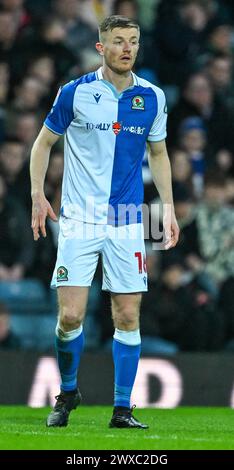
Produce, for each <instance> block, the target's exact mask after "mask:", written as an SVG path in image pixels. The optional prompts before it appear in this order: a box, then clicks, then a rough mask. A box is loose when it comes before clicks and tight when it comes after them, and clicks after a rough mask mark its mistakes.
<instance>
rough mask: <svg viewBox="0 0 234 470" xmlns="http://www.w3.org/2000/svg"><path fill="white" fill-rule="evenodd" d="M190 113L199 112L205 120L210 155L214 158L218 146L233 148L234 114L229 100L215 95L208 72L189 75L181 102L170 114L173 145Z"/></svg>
mask: <svg viewBox="0 0 234 470" xmlns="http://www.w3.org/2000/svg"><path fill="white" fill-rule="evenodd" d="M190 116H198V117H200V118H201V119H203V121H204V123H205V127H206V130H207V139H208V142H209V147H208V151H207V157H208V158H209V159H210V160H211V162H212V160H213V158H214V157H213V155H214V153H216V152H217V151H218V150H220V149H223V148H227V149H229V150H231V151H232V149H233V146H234V144H233V133H234V121H233V118H232V115H231V114H230V112H229V110H228V109H227V107H226V106H225V104H223V103H220V102H218V101H217V100H216V99H215V97H214V94H213V91H212V87H211V84H210V81H209V79H208V77H207V76H206V75H205V73H196V74H194V75H191V76H190V77H189V79H188V81H187V83H186V84H185V86H184V88H183V90H182V95H181V98H180V100H179V102H178V103H177V104H176V105H175V107H174V108H173V109H172V111H171V113H170V114H169V119H168V141H169V145H170V146H172V147H173V146H174V145H175V143H176V142H177V140H178V136H179V133H178V129H179V127H180V125H181V121H182V120H183V119H186V118H187V117H190ZM223 116H225V119H223ZM217 129H219V132H217Z"/></svg>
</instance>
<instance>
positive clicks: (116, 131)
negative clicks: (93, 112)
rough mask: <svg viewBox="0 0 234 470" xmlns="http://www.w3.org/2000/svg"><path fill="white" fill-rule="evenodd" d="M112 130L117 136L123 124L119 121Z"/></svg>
mask: <svg viewBox="0 0 234 470" xmlns="http://www.w3.org/2000/svg"><path fill="white" fill-rule="evenodd" d="M112 130H113V132H114V134H115V135H118V134H119V133H120V131H121V130H122V124H121V123H120V122H118V121H116V122H113V123H112Z"/></svg>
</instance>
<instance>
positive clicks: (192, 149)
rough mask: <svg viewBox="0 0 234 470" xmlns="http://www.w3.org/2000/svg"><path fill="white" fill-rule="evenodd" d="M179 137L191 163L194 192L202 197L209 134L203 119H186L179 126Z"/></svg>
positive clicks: (198, 196)
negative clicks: (207, 134)
mask: <svg viewBox="0 0 234 470" xmlns="http://www.w3.org/2000/svg"><path fill="white" fill-rule="evenodd" d="M179 139H180V146H181V148H182V149H183V150H184V151H185V152H186V155H187V158H188V160H189V161H190V163H191V167H192V181H193V193H194V195H195V196H196V197H197V198H200V197H201V196H202V193H203V179H204V173H205V169H206V166H207V162H206V155H205V149H206V145H207V136H206V129H205V126H204V122H203V120H202V119H201V118H199V117H196V116H195V117H189V118H186V119H184V120H183V121H182V122H181V125H180V128H179Z"/></svg>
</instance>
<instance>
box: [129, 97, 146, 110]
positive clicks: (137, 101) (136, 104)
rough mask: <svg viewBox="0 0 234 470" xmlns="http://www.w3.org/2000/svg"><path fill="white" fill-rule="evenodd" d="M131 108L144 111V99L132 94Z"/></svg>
mask: <svg viewBox="0 0 234 470" xmlns="http://www.w3.org/2000/svg"><path fill="white" fill-rule="evenodd" d="M132 109H140V110H141V111H144V109H145V100H144V98H142V96H139V95H138V96H134V98H133V99H132Z"/></svg>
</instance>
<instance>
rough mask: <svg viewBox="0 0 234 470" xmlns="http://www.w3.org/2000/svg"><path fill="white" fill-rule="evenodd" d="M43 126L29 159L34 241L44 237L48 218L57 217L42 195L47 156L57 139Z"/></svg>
mask: <svg viewBox="0 0 234 470" xmlns="http://www.w3.org/2000/svg"><path fill="white" fill-rule="evenodd" d="M59 137H60V136H59V135H56V134H54V133H53V132H51V131H50V130H49V129H47V128H46V127H45V126H43V127H42V129H41V131H40V133H39V135H38V137H37V139H36V140H35V142H34V144H33V147H32V151H31V159H30V177H31V196H32V230H33V237H34V240H38V238H39V237H40V232H41V234H42V235H43V237H46V229H45V221H46V217H47V216H48V217H50V218H51V219H52V220H54V221H56V220H57V217H56V215H55V213H54V211H53V209H52V207H51V205H50V203H49V201H47V199H46V197H45V194H44V181H45V175H46V171H47V168H48V163H49V156H50V151H51V148H52V146H53V145H54V144H55V142H57V140H58V139H59Z"/></svg>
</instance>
